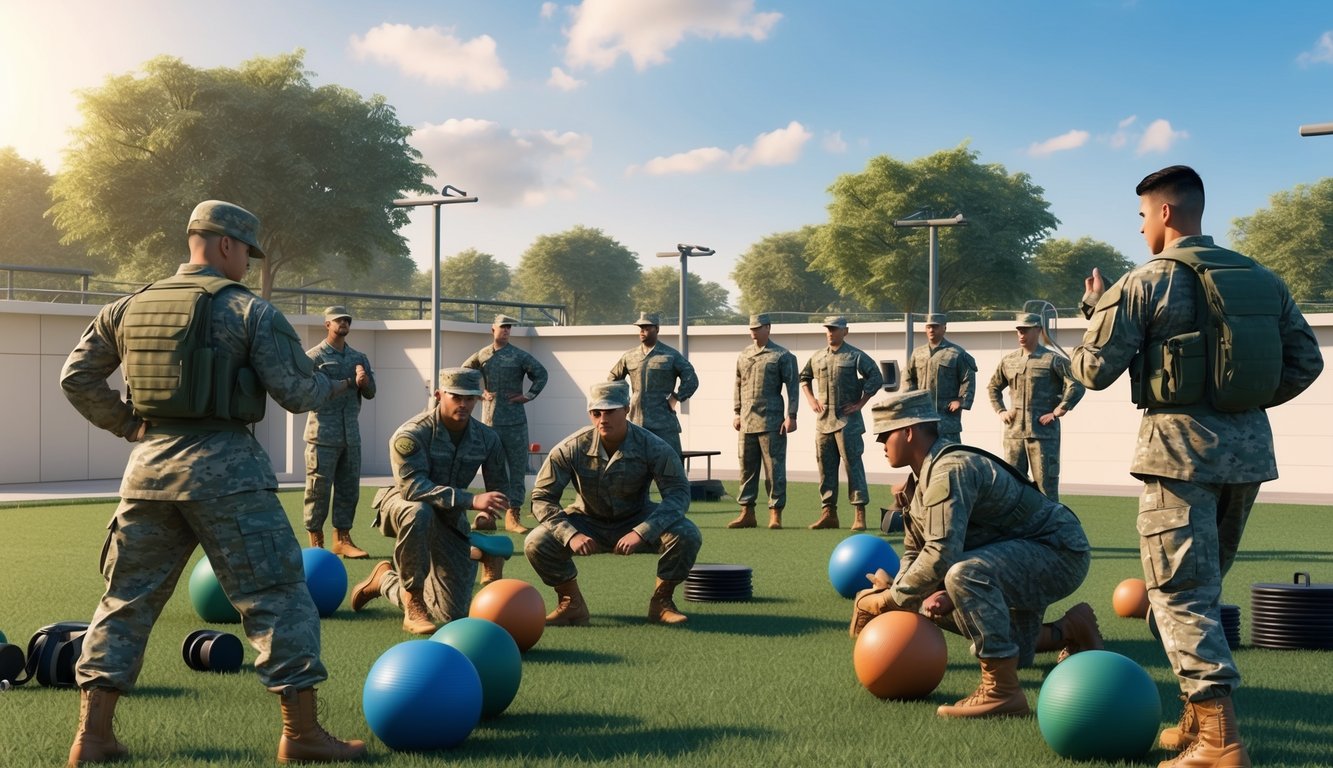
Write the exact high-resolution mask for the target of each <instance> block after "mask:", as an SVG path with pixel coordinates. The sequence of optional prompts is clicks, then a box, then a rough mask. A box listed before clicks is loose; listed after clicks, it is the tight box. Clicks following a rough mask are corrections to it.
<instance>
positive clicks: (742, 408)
mask: <svg viewBox="0 0 1333 768" xmlns="http://www.w3.org/2000/svg"><path fill="white" fill-rule="evenodd" d="M772 329H773V325H772V321H770V320H769V317H768V315H766V314H758V315H750V339H751V340H753V341H754V344H752V345H751V346H748V347H746V348H745V349H744V351H742V352H741V354H740V357H739V358H737V360H736V390H735V396H734V397H733V398H732V399H733V403H734V408H735V412H736V417H735V418H734V419H732V426H733V427H735V429H736V431H737V432H739V433H740V459H741V489H740V492H739V493H737V494H736V501H737V502H738V503H739V504H740V505H741V514H740V516H739V517H737V518H736V519H735V520H732V521H731V522H730V523H727V527H728V528H753V527H755V526H756V525H757V523H756V521H755V519H754V504H755V499H756V497H757V496H758V495H759V464H760V462H761V461H762V462H763V466H764V485H765V488H766V490H767V491H768V527H769V528H781V527H782V508H783V507H785V506H787V435H788V434H789V433H791V432H795V431H796V403H797V397H796V389H797V386H798V384H797V376H796V356H795V355H793V354H792V353H790V352H788V351H787V350H786V349H784V348H783V347H780V346H778V345H777V344H774V343H773V342H772V341H770V340H769V333H770V332H771V331H772ZM784 390H785V391H786V394H787V399H786V405H785V407H784V405H783V398H782V394H783V391H784ZM784 414H785V418H784Z"/></svg>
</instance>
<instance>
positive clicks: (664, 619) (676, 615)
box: [648, 579, 689, 624]
mask: <svg viewBox="0 0 1333 768" xmlns="http://www.w3.org/2000/svg"><path fill="white" fill-rule="evenodd" d="M679 583H680V582H679V581H664V580H662V579H658V580H657V586H656V587H654V588H653V597H652V599H651V600H649V601H648V621H649V623H652V624H684V623H685V622H686V621H689V617H688V616H686V615H685V614H683V613H681V612H680V611H678V610H676V603H675V601H673V600H672V595H673V594H675V592H676V585H677V584H679Z"/></svg>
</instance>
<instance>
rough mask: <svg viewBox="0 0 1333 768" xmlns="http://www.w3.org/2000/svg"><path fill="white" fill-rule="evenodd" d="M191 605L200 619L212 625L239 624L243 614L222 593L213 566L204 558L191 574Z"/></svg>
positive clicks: (224, 593)
mask: <svg viewBox="0 0 1333 768" xmlns="http://www.w3.org/2000/svg"><path fill="white" fill-rule="evenodd" d="M190 604H191V605H193V606H194V612H195V613H197V614H199V618H201V619H203V620H204V621H207V622H209V623H211V624H239V623H241V614H240V612H239V611H237V610H236V606H234V605H232V604H231V600H228V599H227V593H226V592H223V591H222V585H221V584H219V583H218V577H217V574H215V573H213V564H212V563H210V562H208V558H207V557H205V558H202V559H200V561H199V562H198V563H196V564H195V566H194V570H193V571H191V572H190Z"/></svg>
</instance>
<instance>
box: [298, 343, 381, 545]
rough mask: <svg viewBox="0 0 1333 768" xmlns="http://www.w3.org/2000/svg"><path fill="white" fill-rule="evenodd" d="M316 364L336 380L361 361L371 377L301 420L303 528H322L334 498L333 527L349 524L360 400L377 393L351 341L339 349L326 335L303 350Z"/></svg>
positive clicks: (357, 483)
mask: <svg viewBox="0 0 1333 768" xmlns="http://www.w3.org/2000/svg"><path fill="white" fill-rule="evenodd" d="M306 356H307V357H309V358H310V360H311V362H313V363H314V364H315V370H317V371H319V372H320V373H323V374H324V375H325V376H328V377H329V378H330V379H332V380H334V381H340V380H343V379H355V378H356V367H357V366H358V365H360V366H362V367H363V368H365V370H366V375H367V376H368V377H369V378H370V384H369V385H367V386H366V387H365V388H364V389H357V388H353V389H352V390H349V391H348V392H347V393H345V394H343V395H342V396H341V397H335V398H333V400H331V401H329V403H328V404H327V405H324V406H321V407H319V408H316V409H315V410H313V411H311V412H310V415H309V416H308V417H306V423H305V441H306V448H305V472H306V475H305V479H306V483H305V514H304V516H305V528H306V530H307V531H320V530H323V529H324V520H325V518H327V517H328V515H329V503H330V496H332V500H331V501H332V504H333V527H334V528H337V529H339V530H351V528H352V525H353V524H354V523H355V521H356V504H357V501H358V500H359V499H360V497H361V425H360V422H359V420H358V419H359V417H360V415H361V400H362V398H365V399H366V400H371V399H374V397H375V372H374V371H373V370H371V367H370V359H369V358H367V357H366V356H365V355H364V354H362V353H361V352H358V351H357V350H355V349H353V348H352V347H351V346H350V345H344V346H343V350H342V351H341V352H339V351H338V350H337V349H336V348H335V347H334V346H333V345H332V344H330V343H329V342H328V340H327V339H326V340H324V341H321V342H320V343H319V344H317V345H315V346H314V347H311V348H310V349H308V350H306Z"/></svg>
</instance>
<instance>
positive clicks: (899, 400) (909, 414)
mask: <svg viewBox="0 0 1333 768" xmlns="http://www.w3.org/2000/svg"><path fill="white" fill-rule="evenodd" d="M870 413H871V417H872V418H873V420H874V421H873V427H872V431H873V432H874V433H875V436H876V438H877V439H878V438H881V437H883V436H884V435H885V434H887V433H889V432H892V431H894V430H896V429H902V428H903V427H910V426H912V425H913V424H921V423H924V422H927V421H939V420H940V415H939V413H938V412H936V410H935V402H934V399H933V395H931V393H930V391H929V390H925V389H917V390H913V391H911V392H904V393H902V394H900V395H893V396H891V397H889V398H888V399H887V400H881V401H879V402H878V403H875V405H873V406H872V407H871V408H870Z"/></svg>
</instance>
